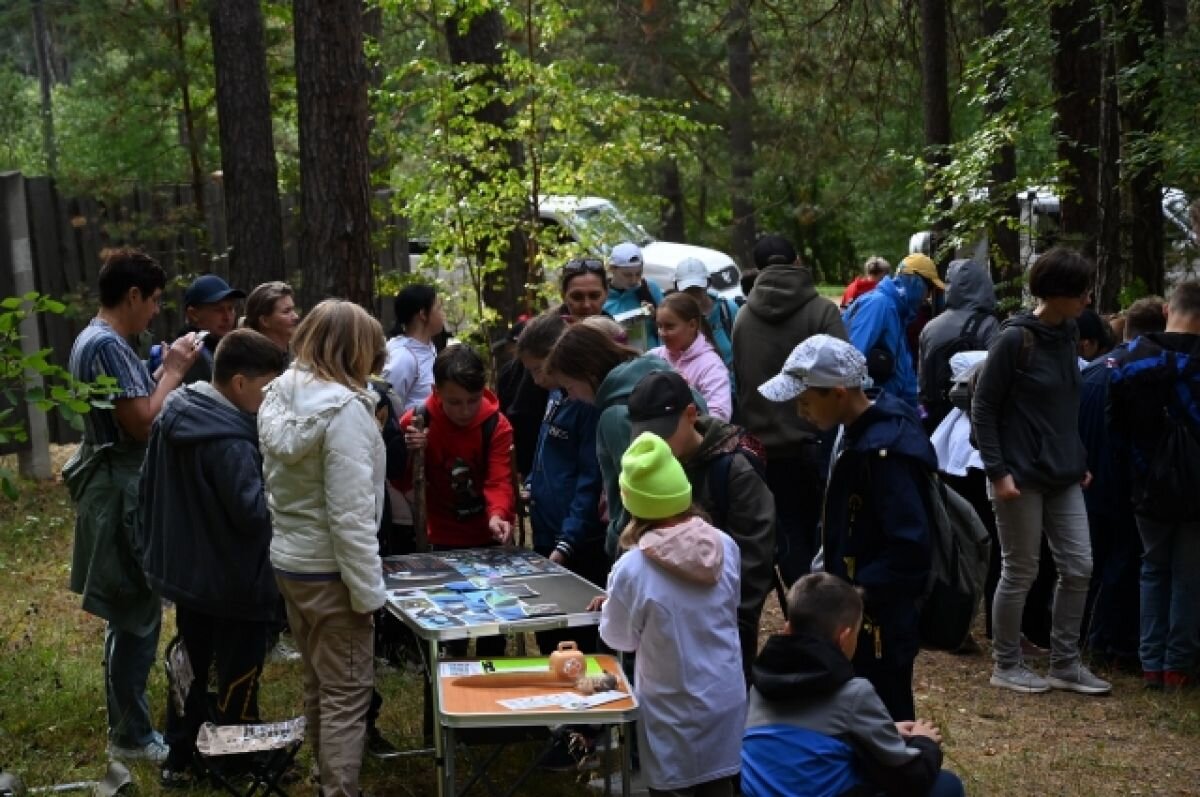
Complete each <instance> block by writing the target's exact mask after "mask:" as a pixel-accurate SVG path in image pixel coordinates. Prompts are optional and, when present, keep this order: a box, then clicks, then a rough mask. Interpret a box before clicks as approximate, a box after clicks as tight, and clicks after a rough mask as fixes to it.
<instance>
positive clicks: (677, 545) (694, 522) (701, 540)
mask: <svg viewBox="0 0 1200 797" xmlns="http://www.w3.org/2000/svg"><path fill="white" fill-rule="evenodd" d="M638 550H640V551H641V552H642V553H643V554H645V555H646V558H647V559H650V560H652V561H653V562H654V563H655V564H657V565H659V566H660V567H662V568H663V569H664V570H666V571H667V572H669V573H672V574H673V575H676V576H679V577H680V578H682V579H685V580H687V581H692V582H694V583H696V584H707V585H708V586H712V585H714V584H716V583H717V581H718V580H719V579H720V577H721V566H722V565H723V564H724V562H725V546H724V543H723V542H722V541H721V532H719V531H717V530H716V529H715V528H713V527H712V526H710V525H709V524H708V523H705V522H704V520H703V519H701V518H698V517H693V518H688V519H687V520H685V521H684V522H682V523H680V524H679V525H678V526H670V527H669V528H657V529H651V530H650V531H647V532H645V533H644V534H642V537H641V539H639V540H638Z"/></svg>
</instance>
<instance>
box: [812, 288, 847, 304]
mask: <svg viewBox="0 0 1200 797" xmlns="http://www.w3.org/2000/svg"><path fill="white" fill-rule="evenodd" d="M845 291H846V286H845V285H818V286H817V293H819V294H821V295H822V296H824V297H825V298H826V299H836V300H838V301H841V299H842V294H843V293H845Z"/></svg>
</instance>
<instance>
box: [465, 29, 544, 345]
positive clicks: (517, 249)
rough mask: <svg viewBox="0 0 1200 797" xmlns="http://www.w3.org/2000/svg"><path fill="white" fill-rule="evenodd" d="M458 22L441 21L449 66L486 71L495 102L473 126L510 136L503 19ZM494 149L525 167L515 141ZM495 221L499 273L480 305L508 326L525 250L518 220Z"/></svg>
mask: <svg viewBox="0 0 1200 797" xmlns="http://www.w3.org/2000/svg"><path fill="white" fill-rule="evenodd" d="M462 22H463V20H461V19H460V18H459V17H458V16H451V17H449V18H448V19H447V20H446V27H445V30H446V44H447V47H448V49H449V51H450V60H451V61H452V62H453V63H455V64H476V65H481V66H484V67H487V69H486V70H485V72H484V74H483V75H482V76H481V77H480V78H479V80H481V81H484V82H485V83H487V84H489V85H490V86H492V89H491V91H490V93H491V96H493V97H494V98H495V99H493V100H492V101H491V102H488V103H487V104H485V105H483V106H481V107H480V108H479V110H478V111H477V112H476V113H475V114H474V116H475V120H476V121H477V122H480V123H481V124H484V125H488V126H490V127H491V128H493V129H494V130H495V131H496V134H497V135H499V134H500V133H501V131H504V132H507V131H508V130H510V129H511V127H512V125H513V121H514V111H513V108H512V106H511V105H508V104H507V103H505V102H504V101H503V100H502V99H501V91H500V89H501V88H502V87H503V85H504V75H503V72H502V68H503V51H502V50H501V45H502V44H503V41H504V19H503V18H502V17H501V16H500V12H499V11H498V10H496V9H489V10H486V11H482V12H479V13H476V14H474V15H473V16H472V17H471V18H470V20H469V21H467V22H466V25H465V27H464V26H463V25H462ZM499 146H502V147H503V148H504V151H505V153H506V154H507V156H508V164H507V167H508V168H510V169H520V168H521V167H522V165H523V163H524V151H523V148H522V146H521V143H520V141H517V140H515V139H511V138H509V139H507V140H505V141H503V142H502V143H501V144H499ZM484 178H485V175H480V179H484ZM498 221H502V223H503V224H504V226H505V227H506V228H507V229H506V230H505V231H504V232H503V233H502V234H503V236H504V239H505V246H504V270H503V271H502V272H499V273H491V274H487V275H486V278H485V281H484V284H483V301H484V302H485V303H486V304H487V306H488V307H490V308H492V309H493V310H495V311H496V312H498V313H499V314H500V317H501V318H502V319H504V320H505V321H506V322H511V321H512V320H513V319H515V318H516V317H517V315H519V314H520V312H521V311H522V310H523V309H524V308H523V303H524V293H525V282H526V279H527V275H528V270H529V263H528V257H527V246H528V244H527V242H526V240H525V234H524V233H523V232H522V230H521V226H520V225H521V219H520V218H519V217H514V218H511V219H506V220H498ZM489 248H490V247H489V246H488V243H487V242H483V243H481V245H480V247H479V251H478V252H477V253H476V257H477V259H478V261H479V262H483V259H484V258H485V257H486V252H487V250H488V249H489Z"/></svg>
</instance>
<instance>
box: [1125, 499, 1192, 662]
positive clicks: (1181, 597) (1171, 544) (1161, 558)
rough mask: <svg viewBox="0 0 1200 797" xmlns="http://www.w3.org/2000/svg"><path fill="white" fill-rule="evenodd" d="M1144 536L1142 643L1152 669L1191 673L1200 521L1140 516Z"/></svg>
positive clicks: (1141, 649)
mask: <svg viewBox="0 0 1200 797" xmlns="http://www.w3.org/2000/svg"><path fill="white" fill-rule="evenodd" d="M1137 524H1138V532H1139V533H1140V534H1141V537H1142V547H1143V549H1144V550H1143V553H1142V642H1141V646H1140V647H1139V649H1138V657H1139V658H1140V659H1141V660H1142V669H1143V670H1147V671H1150V672H1159V671H1162V670H1173V671H1175V672H1188V671H1189V670H1190V669H1191V668H1192V667H1193V666H1195V665H1196V663H1197V653H1198V652H1200V651H1198V647H1200V646H1198V644H1197V639H1196V636H1197V634H1198V633H1200V580H1198V579H1197V572H1200V521H1197V522H1191V523H1162V522H1159V521H1157V520H1151V519H1149V518H1145V517H1138V519H1137Z"/></svg>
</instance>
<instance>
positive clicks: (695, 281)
mask: <svg viewBox="0 0 1200 797" xmlns="http://www.w3.org/2000/svg"><path fill="white" fill-rule="evenodd" d="M707 287H708V267H707V266H706V265H704V263H703V262H702V261H700V260H697V259H696V258H694V257H685V258H684V259H683V260H680V261H679V264H678V265H676V266H675V289H676V290H679V291H683V290H687V289H688V288H707Z"/></svg>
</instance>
